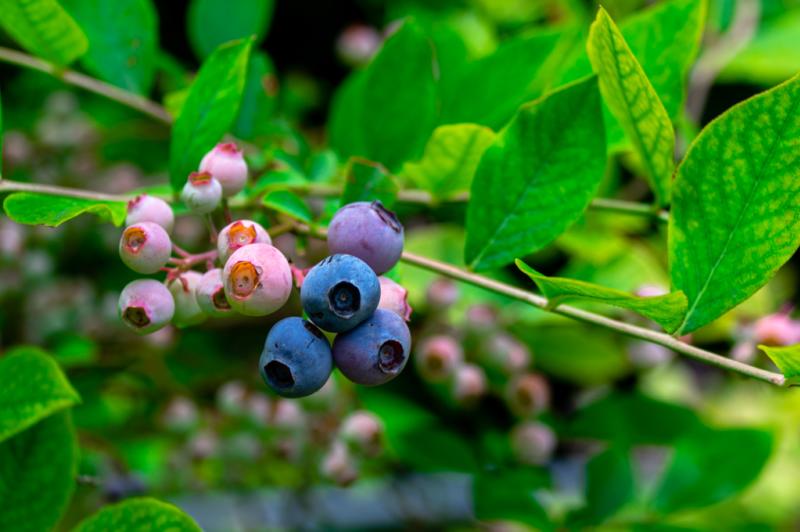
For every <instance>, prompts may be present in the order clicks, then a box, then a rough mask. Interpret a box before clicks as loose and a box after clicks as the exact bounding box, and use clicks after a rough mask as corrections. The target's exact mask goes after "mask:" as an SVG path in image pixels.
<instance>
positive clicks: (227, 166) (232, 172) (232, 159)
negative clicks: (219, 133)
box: [200, 142, 247, 198]
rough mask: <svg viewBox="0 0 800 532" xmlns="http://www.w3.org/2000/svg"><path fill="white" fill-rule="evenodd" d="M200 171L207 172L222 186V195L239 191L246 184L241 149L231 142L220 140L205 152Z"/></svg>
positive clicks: (245, 170) (227, 195) (244, 163)
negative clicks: (220, 141)
mask: <svg viewBox="0 0 800 532" xmlns="http://www.w3.org/2000/svg"><path fill="white" fill-rule="evenodd" d="M200 171H201V172H208V173H209V174H211V175H212V176H213V177H214V179H216V180H217V181H219V184H220V185H221V186H222V195H223V197H226V198H228V197H230V196H233V195H235V194H237V193H239V192H240V191H241V190H242V189H243V188H244V186H245V185H246V184H247V163H246V162H245V160H244V155H243V154H242V150H240V149H239V148H237V147H236V144H234V143H232V142H222V143H220V144H217V145H216V146H214V148H213V149H212V150H211V151H210V152H208V153H207V154H205V156H204V157H203V160H201V161H200Z"/></svg>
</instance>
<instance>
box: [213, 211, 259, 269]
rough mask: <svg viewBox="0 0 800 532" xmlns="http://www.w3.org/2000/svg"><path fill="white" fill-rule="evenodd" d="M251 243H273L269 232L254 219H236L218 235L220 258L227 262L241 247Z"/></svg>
mask: <svg viewBox="0 0 800 532" xmlns="http://www.w3.org/2000/svg"><path fill="white" fill-rule="evenodd" d="M250 244H272V239H271V238H270V236H269V233H267V231H266V230H265V229H264V228H263V227H262V226H261V224H259V223H256V222H254V221H252V220H236V221H235V222H233V223H230V224H228V225H226V226H225V227H223V228H222V231H220V232H219V236H217V251H218V252H219V260H221V261H222V262H225V261H226V260H228V258H229V257H230V256H231V255H232V254H233V252H234V251H236V250H237V249H239V248H243V247H245V246H249V245H250Z"/></svg>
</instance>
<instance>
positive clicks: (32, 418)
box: [0, 347, 80, 441]
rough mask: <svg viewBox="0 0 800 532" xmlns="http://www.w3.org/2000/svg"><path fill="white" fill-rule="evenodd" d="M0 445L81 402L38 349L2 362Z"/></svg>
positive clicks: (14, 351) (14, 352)
mask: <svg viewBox="0 0 800 532" xmlns="http://www.w3.org/2000/svg"><path fill="white" fill-rule="evenodd" d="M0 381H2V383H3V386H2V387H0V441H3V440H5V439H7V438H8V437H10V436H13V435H14V434H16V433H18V432H20V431H22V430H25V429H26V428H28V427H30V426H31V425H33V424H34V423H36V422H38V421H40V420H42V419H43V418H45V417H47V416H49V415H51V414H52V413H54V412H57V411H58V410H61V409H64V408H67V407H69V406H73V405H75V404H77V403H78V402H80V397H79V396H78V393H77V392H76V391H75V390H74V389H73V388H72V386H71V385H70V383H69V381H67V378H66V377H65V376H64V374H63V373H62V372H61V369H60V368H59V367H58V364H56V363H55V361H54V360H53V359H52V358H50V357H49V356H48V355H47V354H46V353H44V352H43V351H41V350H40V349H37V348H35V347H18V348H16V349H12V350H11V351H9V352H8V353H7V354H6V356H4V357H2V358H0Z"/></svg>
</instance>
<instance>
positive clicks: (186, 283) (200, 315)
mask: <svg viewBox="0 0 800 532" xmlns="http://www.w3.org/2000/svg"><path fill="white" fill-rule="evenodd" d="M202 278H203V275H202V274H201V273H200V272H196V271H192V270H189V271H188V272H183V273H181V274H180V277H178V278H175V279H170V280H169V281H167V288H169V291H170V293H171V294H172V297H173V299H174V300H175V315H174V316H173V317H172V323H173V324H174V325H175V326H176V327H181V328H183V327H189V326H190V325H197V324H199V323H202V322H204V321H205V320H206V318H208V314H206V313H205V312H203V309H202V308H200V305H199V303H198V302H197V288H198V287H199V286H200V281H201V279H202Z"/></svg>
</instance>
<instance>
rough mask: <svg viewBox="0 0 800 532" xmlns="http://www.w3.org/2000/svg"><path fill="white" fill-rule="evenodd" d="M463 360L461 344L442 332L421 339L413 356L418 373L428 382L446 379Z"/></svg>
mask: <svg viewBox="0 0 800 532" xmlns="http://www.w3.org/2000/svg"><path fill="white" fill-rule="evenodd" d="M463 361H464V351H463V350H462V349H461V345H459V343H458V341H457V340H456V339H455V338H453V337H452V336H447V335H444V334H440V335H436V336H431V337H430V338H428V339H426V340H425V341H423V342H422V344H421V345H420V346H419V348H418V349H417V353H416V356H415V362H416V366H417V369H418V370H419V373H420V375H421V376H422V378H423V379H425V380H427V381H429V382H443V381H446V380H447V379H449V378H450V377H451V376H452V375H453V373H454V372H455V370H456V368H458V366H460V365H461V363H462V362H463Z"/></svg>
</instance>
